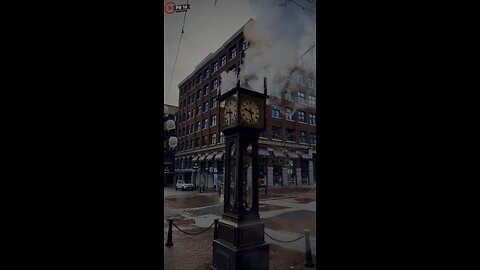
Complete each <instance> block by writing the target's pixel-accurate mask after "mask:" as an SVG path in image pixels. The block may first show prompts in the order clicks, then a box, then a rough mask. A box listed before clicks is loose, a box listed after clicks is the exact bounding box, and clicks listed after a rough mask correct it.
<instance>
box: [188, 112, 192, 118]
mask: <svg viewBox="0 0 480 270" xmlns="http://www.w3.org/2000/svg"><path fill="white" fill-rule="evenodd" d="M190 117H192V113H191V112H190V111H188V118H187V119H190Z"/></svg>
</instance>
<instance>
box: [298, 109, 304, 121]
mask: <svg viewBox="0 0 480 270" xmlns="http://www.w3.org/2000/svg"><path fill="white" fill-rule="evenodd" d="M298 122H302V123H305V112H302V111H298Z"/></svg>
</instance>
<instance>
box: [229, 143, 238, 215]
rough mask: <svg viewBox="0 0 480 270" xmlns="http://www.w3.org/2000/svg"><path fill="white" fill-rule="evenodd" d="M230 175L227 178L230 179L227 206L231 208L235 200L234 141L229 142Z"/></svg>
mask: <svg viewBox="0 0 480 270" xmlns="http://www.w3.org/2000/svg"><path fill="white" fill-rule="evenodd" d="M230 157H231V158H230V175H229V176H228V177H229V178H230V179H229V180H230V181H229V182H230V186H229V189H230V191H229V197H230V200H229V204H230V206H233V205H234V204H235V199H236V192H235V179H236V173H235V171H236V158H235V157H236V151H235V141H233V142H230Z"/></svg>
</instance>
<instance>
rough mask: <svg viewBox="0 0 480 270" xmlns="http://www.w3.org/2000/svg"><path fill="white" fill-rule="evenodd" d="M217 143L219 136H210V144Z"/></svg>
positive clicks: (214, 134)
mask: <svg viewBox="0 0 480 270" xmlns="http://www.w3.org/2000/svg"><path fill="white" fill-rule="evenodd" d="M216 143H217V134H216V133H213V134H211V135H210V144H216Z"/></svg>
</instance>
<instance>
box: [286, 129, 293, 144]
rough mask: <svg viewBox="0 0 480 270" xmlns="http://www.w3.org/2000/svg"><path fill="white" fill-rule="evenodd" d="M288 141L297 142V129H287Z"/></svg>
mask: <svg viewBox="0 0 480 270" xmlns="http://www.w3.org/2000/svg"><path fill="white" fill-rule="evenodd" d="M287 141H291V142H294V141H295V129H291V128H287Z"/></svg>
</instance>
